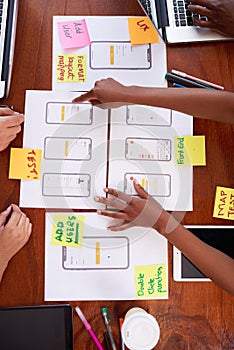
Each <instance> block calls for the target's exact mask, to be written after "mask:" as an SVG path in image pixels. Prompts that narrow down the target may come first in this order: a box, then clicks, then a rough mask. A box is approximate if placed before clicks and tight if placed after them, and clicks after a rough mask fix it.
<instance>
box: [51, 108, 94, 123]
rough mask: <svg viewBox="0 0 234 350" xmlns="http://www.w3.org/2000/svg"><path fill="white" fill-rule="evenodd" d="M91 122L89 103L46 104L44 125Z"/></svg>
mask: <svg viewBox="0 0 234 350" xmlns="http://www.w3.org/2000/svg"><path fill="white" fill-rule="evenodd" d="M92 122H93V106H92V105H91V104H90V103H79V104H78V103H70V102H48V103H47V104H46V123H48V124H81V125H88V124H92Z"/></svg>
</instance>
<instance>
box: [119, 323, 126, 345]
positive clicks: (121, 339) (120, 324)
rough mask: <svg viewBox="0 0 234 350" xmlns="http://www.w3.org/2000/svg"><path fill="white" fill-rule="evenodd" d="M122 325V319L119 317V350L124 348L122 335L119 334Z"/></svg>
mask: <svg viewBox="0 0 234 350" xmlns="http://www.w3.org/2000/svg"><path fill="white" fill-rule="evenodd" d="M122 325H123V318H122V317H120V318H119V329H120V341H121V350H125V346H124V342H123V338H122V334H121V329H122Z"/></svg>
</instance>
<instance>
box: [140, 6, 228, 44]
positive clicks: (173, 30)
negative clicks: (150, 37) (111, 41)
mask: <svg viewBox="0 0 234 350" xmlns="http://www.w3.org/2000/svg"><path fill="white" fill-rule="evenodd" d="M137 1H138V3H139V4H140V5H141V7H142V9H143V10H144V12H145V13H146V15H147V16H148V17H149V18H150V19H151V21H152V22H153V24H154V26H155V27H156V29H157V30H158V32H159V34H160V35H161V36H162V38H163V39H164V41H165V42H167V43H168V44H174V43H189V42H197V41H218V40H230V37H225V36H224V35H221V34H219V33H216V32H215V31H212V30H210V29H208V28H201V27H197V26H194V25H193V17H194V16H195V15H194V14H192V13H191V12H190V11H188V4H189V1H188V0H137ZM201 19H202V20H204V21H205V20H206V17H201Z"/></svg>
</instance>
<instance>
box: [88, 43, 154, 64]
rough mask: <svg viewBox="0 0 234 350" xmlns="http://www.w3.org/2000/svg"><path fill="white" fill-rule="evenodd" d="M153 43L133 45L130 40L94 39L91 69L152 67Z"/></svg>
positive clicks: (91, 47) (91, 50) (91, 46)
mask: <svg viewBox="0 0 234 350" xmlns="http://www.w3.org/2000/svg"><path fill="white" fill-rule="evenodd" d="M151 64H152V62H151V44H146V45H132V44H131V42H130V41H92V42H91V45H90V68H91V69H129V70H131V69H136V70H138V69H143V70H144V69H150V68H151Z"/></svg>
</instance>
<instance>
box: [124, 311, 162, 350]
mask: <svg viewBox="0 0 234 350" xmlns="http://www.w3.org/2000/svg"><path fill="white" fill-rule="evenodd" d="M121 335H122V339H123V341H124V343H125V345H126V346H127V347H128V348H129V349H130V350H151V349H153V348H154V347H155V346H156V344H157V343H158V340H159V336H160V329H159V325H158V322H157V321H156V319H155V318H154V317H153V316H152V315H150V314H148V313H147V312H146V311H145V310H143V309H141V308H139V307H134V308H132V309H130V310H129V311H128V312H127V313H126V315H125V318H124V322H123V325H122V329H121Z"/></svg>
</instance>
